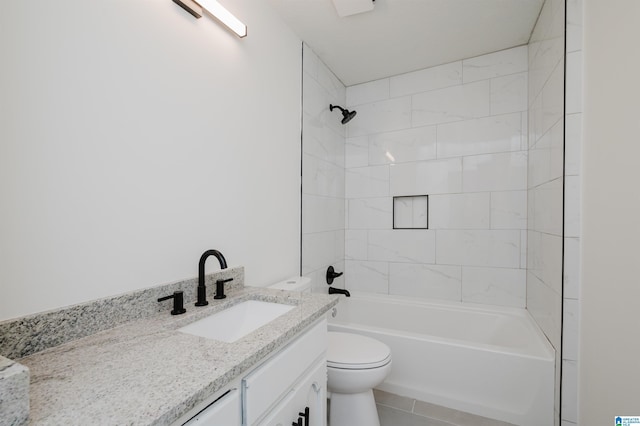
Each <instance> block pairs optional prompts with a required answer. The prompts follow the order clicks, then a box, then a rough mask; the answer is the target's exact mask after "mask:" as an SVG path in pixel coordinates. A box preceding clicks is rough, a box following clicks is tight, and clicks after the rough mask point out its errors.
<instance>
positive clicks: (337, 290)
mask: <svg viewBox="0 0 640 426" xmlns="http://www.w3.org/2000/svg"><path fill="white" fill-rule="evenodd" d="M329 294H344V295H345V296H347V297H351V294H350V293H349V290H342V289H340V288H333V287H329Z"/></svg>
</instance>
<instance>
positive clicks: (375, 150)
mask: <svg viewBox="0 0 640 426" xmlns="http://www.w3.org/2000/svg"><path fill="white" fill-rule="evenodd" d="M435 158H436V127H435V126H426V127H417V128H414V129H405V130H398V131H395V132H387V133H378V134H375V135H371V136H369V164H370V165H375V164H392V163H405V162H408V161H420V160H431V159H435Z"/></svg>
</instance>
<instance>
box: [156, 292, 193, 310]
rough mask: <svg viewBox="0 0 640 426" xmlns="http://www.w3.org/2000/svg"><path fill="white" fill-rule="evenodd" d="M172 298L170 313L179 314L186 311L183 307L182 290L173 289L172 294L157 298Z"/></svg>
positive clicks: (160, 299) (161, 300) (160, 300)
mask: <svg viewBox="0 0 640 426" xmlns="http://www.w3.org/2000/svg"><path fill="white" fill-rule="evenodd" d="M169 299H173V309H172V310H171V315H180V314H184V313H185V312H187V310H186V309H185V308H184V292H183V291H182V290H178V291H174V292H173V294H171V295H169V296H165V297H161V298H159V299H158V302H163V301H165V300H169Z"/></svg>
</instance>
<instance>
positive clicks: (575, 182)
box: [564, 176, 580, 237]
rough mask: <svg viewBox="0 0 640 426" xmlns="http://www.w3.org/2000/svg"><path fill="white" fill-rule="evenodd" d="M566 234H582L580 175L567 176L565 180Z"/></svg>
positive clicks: (570, 235)
mask: <svg viewBox="0 0 640 426" xmlns="http://www.w3.org/2000/svg"><path fill="white" fill-rule="evenodd" d="M564 235H565V237H579V236H580V177H579V176H567V177H566V178H565V181H564Z"/></svg>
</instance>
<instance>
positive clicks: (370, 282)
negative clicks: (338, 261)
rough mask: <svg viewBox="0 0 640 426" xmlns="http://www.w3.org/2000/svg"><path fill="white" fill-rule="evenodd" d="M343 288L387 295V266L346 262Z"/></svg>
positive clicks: (384, 264) (385, 264)
mask: <svg viewBox="0 0 640 426" xmlns="http://www.w3.org/2000/svg"><path fill="white" fill-rule="evenodd" d="M344 263H345V272H344V276H345V287H346V288H347V290H350V291H365V292H369V293H382V294H389V264H388V263H387V262H368V261H367V262H363V261H357V260H347V261H345V262H344Z"/></svg>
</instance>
